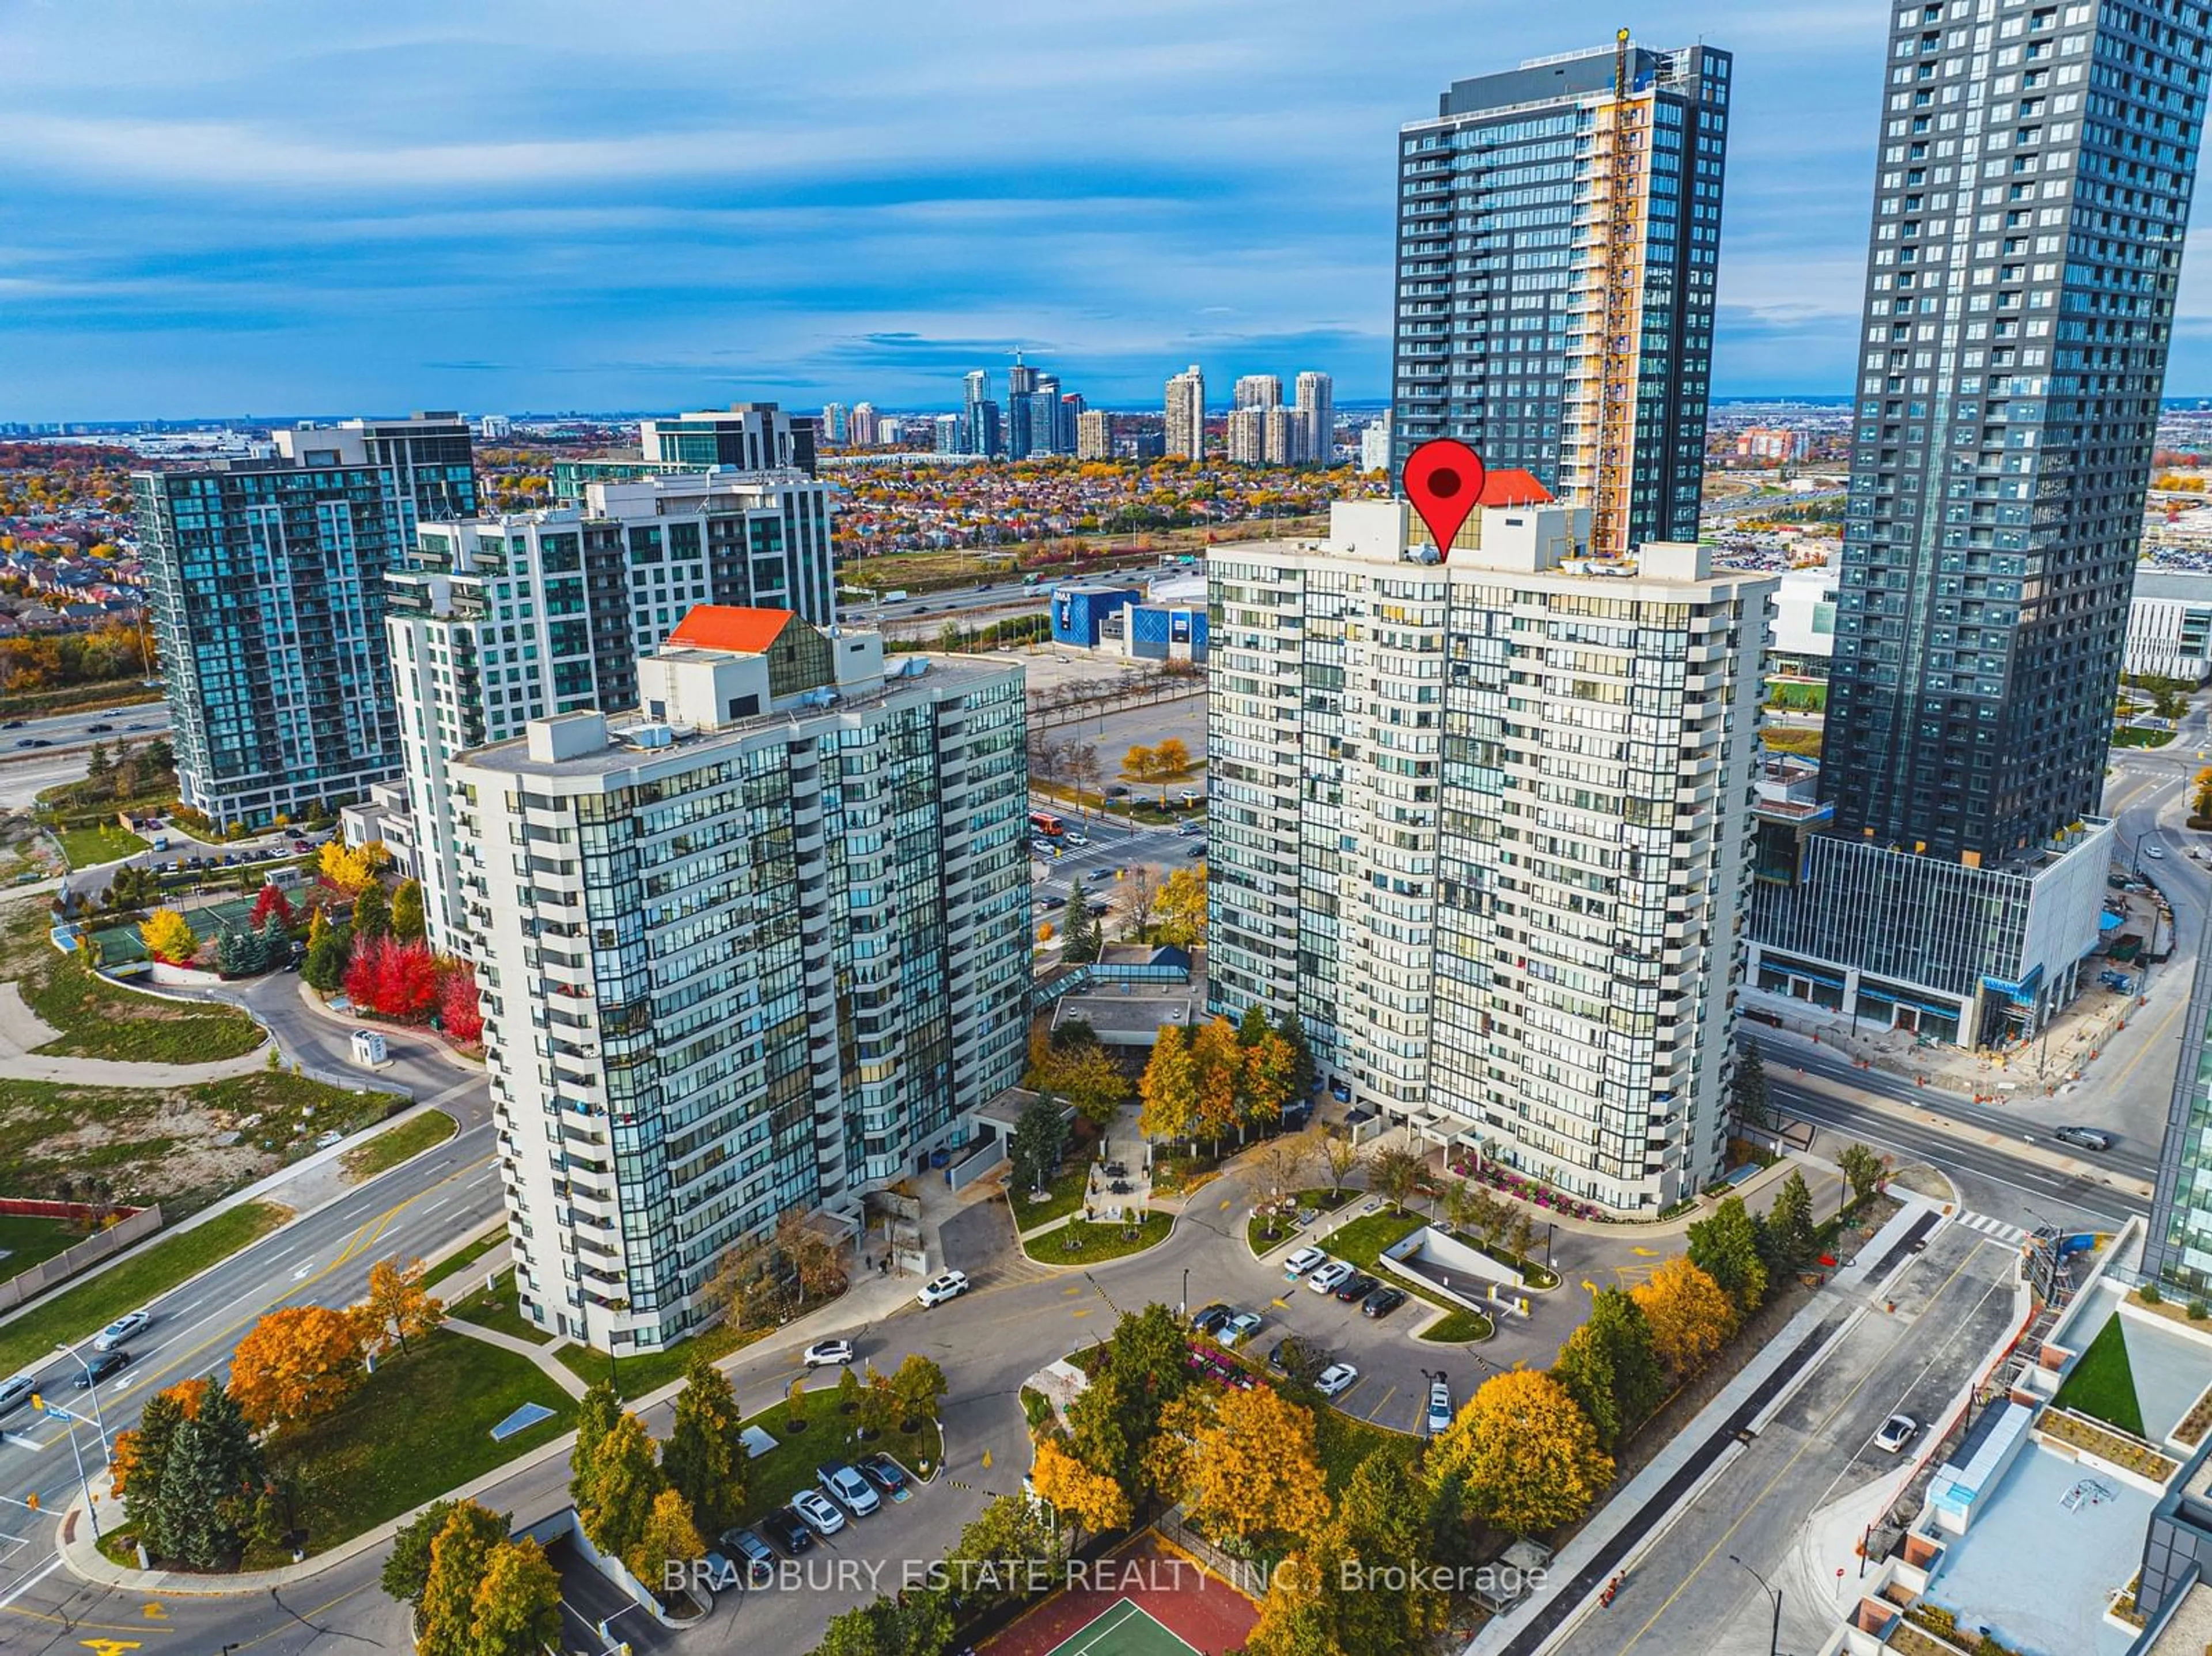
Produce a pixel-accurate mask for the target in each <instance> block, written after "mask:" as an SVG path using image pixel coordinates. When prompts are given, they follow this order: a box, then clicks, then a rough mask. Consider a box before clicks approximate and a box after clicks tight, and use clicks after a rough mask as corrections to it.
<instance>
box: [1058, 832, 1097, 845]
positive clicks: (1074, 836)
mask: <svg viewBox="0 0 2212 1656" xmlns="http://www.w3.org/2000/svg"><path fill="white" fill-rule="evenodd" d="M1060 838H1061V839H1062V840H1065V841H1066V843H1067V844H1069V845H1071V846H1087V845H1089V844H1090V843H1091V836H1090V835H1089V834H1080V833H1078V832H1077V831H1076V830H1075V829H1073V828H1070V829H1068V831H1067V832H1066V833H1065V834H1061V835H1060Z"/></svg>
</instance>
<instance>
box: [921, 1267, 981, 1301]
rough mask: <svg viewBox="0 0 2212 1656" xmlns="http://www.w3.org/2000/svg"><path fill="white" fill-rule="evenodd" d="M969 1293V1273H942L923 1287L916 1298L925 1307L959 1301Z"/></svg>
mask: <svg viewBox="0 0 2212 1656" xmlns="http://www.w3.org/2000/svg"><path fill="white" fill-rule="evenodd" d="M967 1291H968V1273H967V1272H966V1271H939V1273H938V1274H937V1275H936V1276H934V1277H931V1278H930V1279H929V1280H928V1281H927V1282H926V1283H923V1284H922V1285H921V1292H920V1293H918V1294H916V1295H915V1296H914V1297H915V1299H916V1300H918V1301H921V1303H922V1304H923V1305H943V1304H944V1303H945V1301H947V1300H957V1299H958V1298H959V1297H960V1296H961V1295H963V1294H965V1293H966V1292H967Z"/></svg>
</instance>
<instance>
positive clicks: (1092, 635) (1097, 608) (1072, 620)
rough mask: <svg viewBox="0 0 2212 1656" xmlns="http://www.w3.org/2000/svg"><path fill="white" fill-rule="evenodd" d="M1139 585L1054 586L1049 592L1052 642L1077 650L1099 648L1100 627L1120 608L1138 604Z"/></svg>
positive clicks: (1143, 594)
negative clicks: (1067, 645) (1070, 646)
mask: <svg viewBox="0 0 2212 1656" xmlns="http://www.w3.org/2000/svg"><path fill="white" fill-rule="evenodd" d="M1144 596H1145V589H1144V588H1143V587H1141V586H1055V587H1054V588H1053V589H1052V641H1053V642H1054V644H1069V645H1073V646H1075V648H1077V649H1079V650H1095V649H1097V647H1098V632H1099V628H1101V627H1102V626H1103V625H1104V623H1105V621H1106V617H1107V616H1111V615H1115V614H1117V613H1118V612H1119V611H1120V610H1121V607H1122V605H1124V604H1138V603H1141V602H1142V601H1143V599H1144Z"/></svg>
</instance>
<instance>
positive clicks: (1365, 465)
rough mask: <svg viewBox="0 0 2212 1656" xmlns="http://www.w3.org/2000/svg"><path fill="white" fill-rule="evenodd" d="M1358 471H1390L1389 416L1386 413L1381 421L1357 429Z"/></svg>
mask: <svg viewBox="0 0 2212 1656" xmlns="http://www.w3.org/2000/svg"><path fill="white" fill-rule="evenodd" d="M1359 469H1360V470H1362V471H1388V470H1389V469H1390V416H1389V413H1388V412H1387V411H1386V412H1385V413H1384V414H1383V417H1382V418H1381V419H1379V420H1376V421H1373V422H1370V423H1369V424H1367V425H1364V426H1362V427H1361V428H1359Z"/></svg>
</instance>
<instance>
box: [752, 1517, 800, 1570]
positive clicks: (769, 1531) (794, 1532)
mask: <svg viewBox="0 0 2212 1656" xmlns="http://www.w3.org/2000/svg"><path fill="white" fill-rule="evenodd" d="M753 1527H754V1528H755V1529H757V1530H758V1531H759V1532H761V1533H762V1534H763V1535H764V1536H766V1537H767V1538H769V1540H771V1541H773V1542H775V1544H776V1545H777V1546H779V1547H781V1548H782V1549H783V1550H784V1551H785V1552H787V1553H788V1554H790V1555H791V1556H793V1558H796V1557H798V1556H799V1554H801V1553H803V1552H805V1550H807V1549H808V1548H809V1547H811V1546H812V1545H813V1544H814V1532H813V1531H811V1530H810V1529H808V1528H807V1527H806V1526H805V1524H804V1523H803V1522H801V1521H800V1520H799V1514H798V1513H795V1512H793V1511H792V1510H791V1508H790V1507H777V1508H776V1509H775V1511H774V1512H772V1513H769V1514H768V1515H767V1516H766V1517H764V1518H763V1519H762V1520H760V1521H759V1522H758V1523H757V1524H755V1525H754V1526H753Z"/></svg>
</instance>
